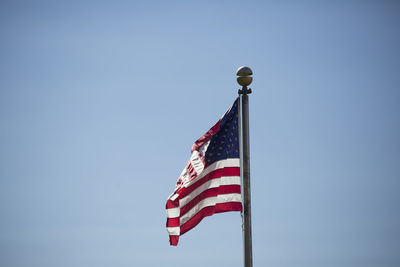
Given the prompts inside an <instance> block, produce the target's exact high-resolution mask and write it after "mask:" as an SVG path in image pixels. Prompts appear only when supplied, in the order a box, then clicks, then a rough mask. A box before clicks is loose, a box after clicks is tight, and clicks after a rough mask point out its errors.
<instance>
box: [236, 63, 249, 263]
mask: <svg viewBox="0 0 400 267" xmlns="http://www.w3.org/2000/svg"><path fill="white" fill-rule="evenodd" d="M252 74H253V71H252V70H251V69H250V68H249V67H246V66H243V67H240V68H239V69H238V70H237V72H236V75H237V76H239V77H238V78H237V82H238V83H239V84H240V85H241V86H242V89H239V91H238V93H239V95H241V108H242V138H243V139H242V140H243V141H242V144H243V145H242V147H243V152H242V155H243V159H242V162H243V168H242V173H243V245H244V267H253V251H252V250H253V249H252V237H251V194H250V140H249V98H248V96H247V95H248V94H251V89H250V88H247V86H249V85H250V84H251V82H252V81H253V77H251V76H250V75H252Z"/></svg>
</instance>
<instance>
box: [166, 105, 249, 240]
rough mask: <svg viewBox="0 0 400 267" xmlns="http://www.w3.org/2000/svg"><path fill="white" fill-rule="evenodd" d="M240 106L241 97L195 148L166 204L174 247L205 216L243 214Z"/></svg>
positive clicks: (168, 228) (195, 144)
mask: <svg viewBox="0 0 400 267" xmlns="http://www.w3.org/2000/svg"><path fill="white" fill-rule="evenodd" d="M238 106H239V98H237V99H236V101H235V102H234V103H233V105H232V107H231V108H230V109H229V110H228V111H227V112H226V113H225V115H224V116H223V117H222V118H221V119H220V120H219V121H218V122H217V123H216V124H215V125H214V126H213V127H212V128H211V129H210V130H209V131H208V132H207V133H205V134H204V135H203V136H202V137H200V138H199V139H198V140H197V141H196V142H195V143H194V144H193V146H192V149H191V153H192V155H191V157H190V159H189V161H188V163H187V165H186V167H185V168H184V169H183V171H182V173H181V175H180V176H179V179H178V181H177V183H176V188H175V191H174V193H172V195H171V196H169V198H168V200H167V205H166V209H167V231H168V233H169V237H170V238H169V240H170V244H171V245H173V246H176V245H177V244H178V241H179V236H181V235H183V234H184V233H186V232H187V231H189V230H190V229H192V228H193V227H195V226H196V225H197V224H198V223H199V222H200V221H201V220H202V219H203V218H204V217H206V216H211V215H213V214H214V213H220V212H226V211H242V198H241V189H240V156H239V127H238V125H239V122H238Z"/></svg>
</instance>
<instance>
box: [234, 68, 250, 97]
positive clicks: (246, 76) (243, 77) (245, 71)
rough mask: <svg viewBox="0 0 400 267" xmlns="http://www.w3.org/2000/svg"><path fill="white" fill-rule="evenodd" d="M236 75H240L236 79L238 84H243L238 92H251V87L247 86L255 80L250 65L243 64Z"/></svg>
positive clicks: (244, 93)
mask: <svg viewBox="0 0 400 267" xmlns="http://www.w3.org/2000/svg"><path fill="white" fill-rule="evenodd" d="M236 75H237V76H239V77H237V79H236V80H237V82H238V84H240V85H241V86H242V89H239V92H238V93H239V94H241V95H247V94H251V89H250V88H247V86H249V85H250V84H251V82H252V81H253V77H251V75H253V71H252V70H251V69H250V68H249V67H246V66H242V67H240V68H239V69H238V70H237V71H236Z"/></svg>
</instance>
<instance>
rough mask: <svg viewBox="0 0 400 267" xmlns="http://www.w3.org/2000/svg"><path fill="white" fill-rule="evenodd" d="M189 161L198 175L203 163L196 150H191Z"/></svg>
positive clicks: (202, 168)
mask: <svg viewBox="0 0 400 267" xmlns="http://www.w3.org/2000/svg"><path fill="white" fill-rule="evenodd" d="M190 162H191V163H192V166H193V168H194V169H195V171H196V173H197V175H199V174H200V173H201V172H202V171H203V170H204V164H203V162H202V161H201V159H200V157H199V152H198V151H193V153H192V156H191V157H190Z"/></svg>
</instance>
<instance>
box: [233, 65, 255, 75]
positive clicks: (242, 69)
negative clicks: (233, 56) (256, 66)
mask: <svg viewBox="0 0 400 267" xmlns="http://www.w3.org/2000/svg"><path fill="white" fill-rule="evenodd" d="M236 75H237V76H250V75H253V71H252V70H251V69H250V68H249V67H246V66H241V67H240V68H238V70H237V71H236Z"/></svg>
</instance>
